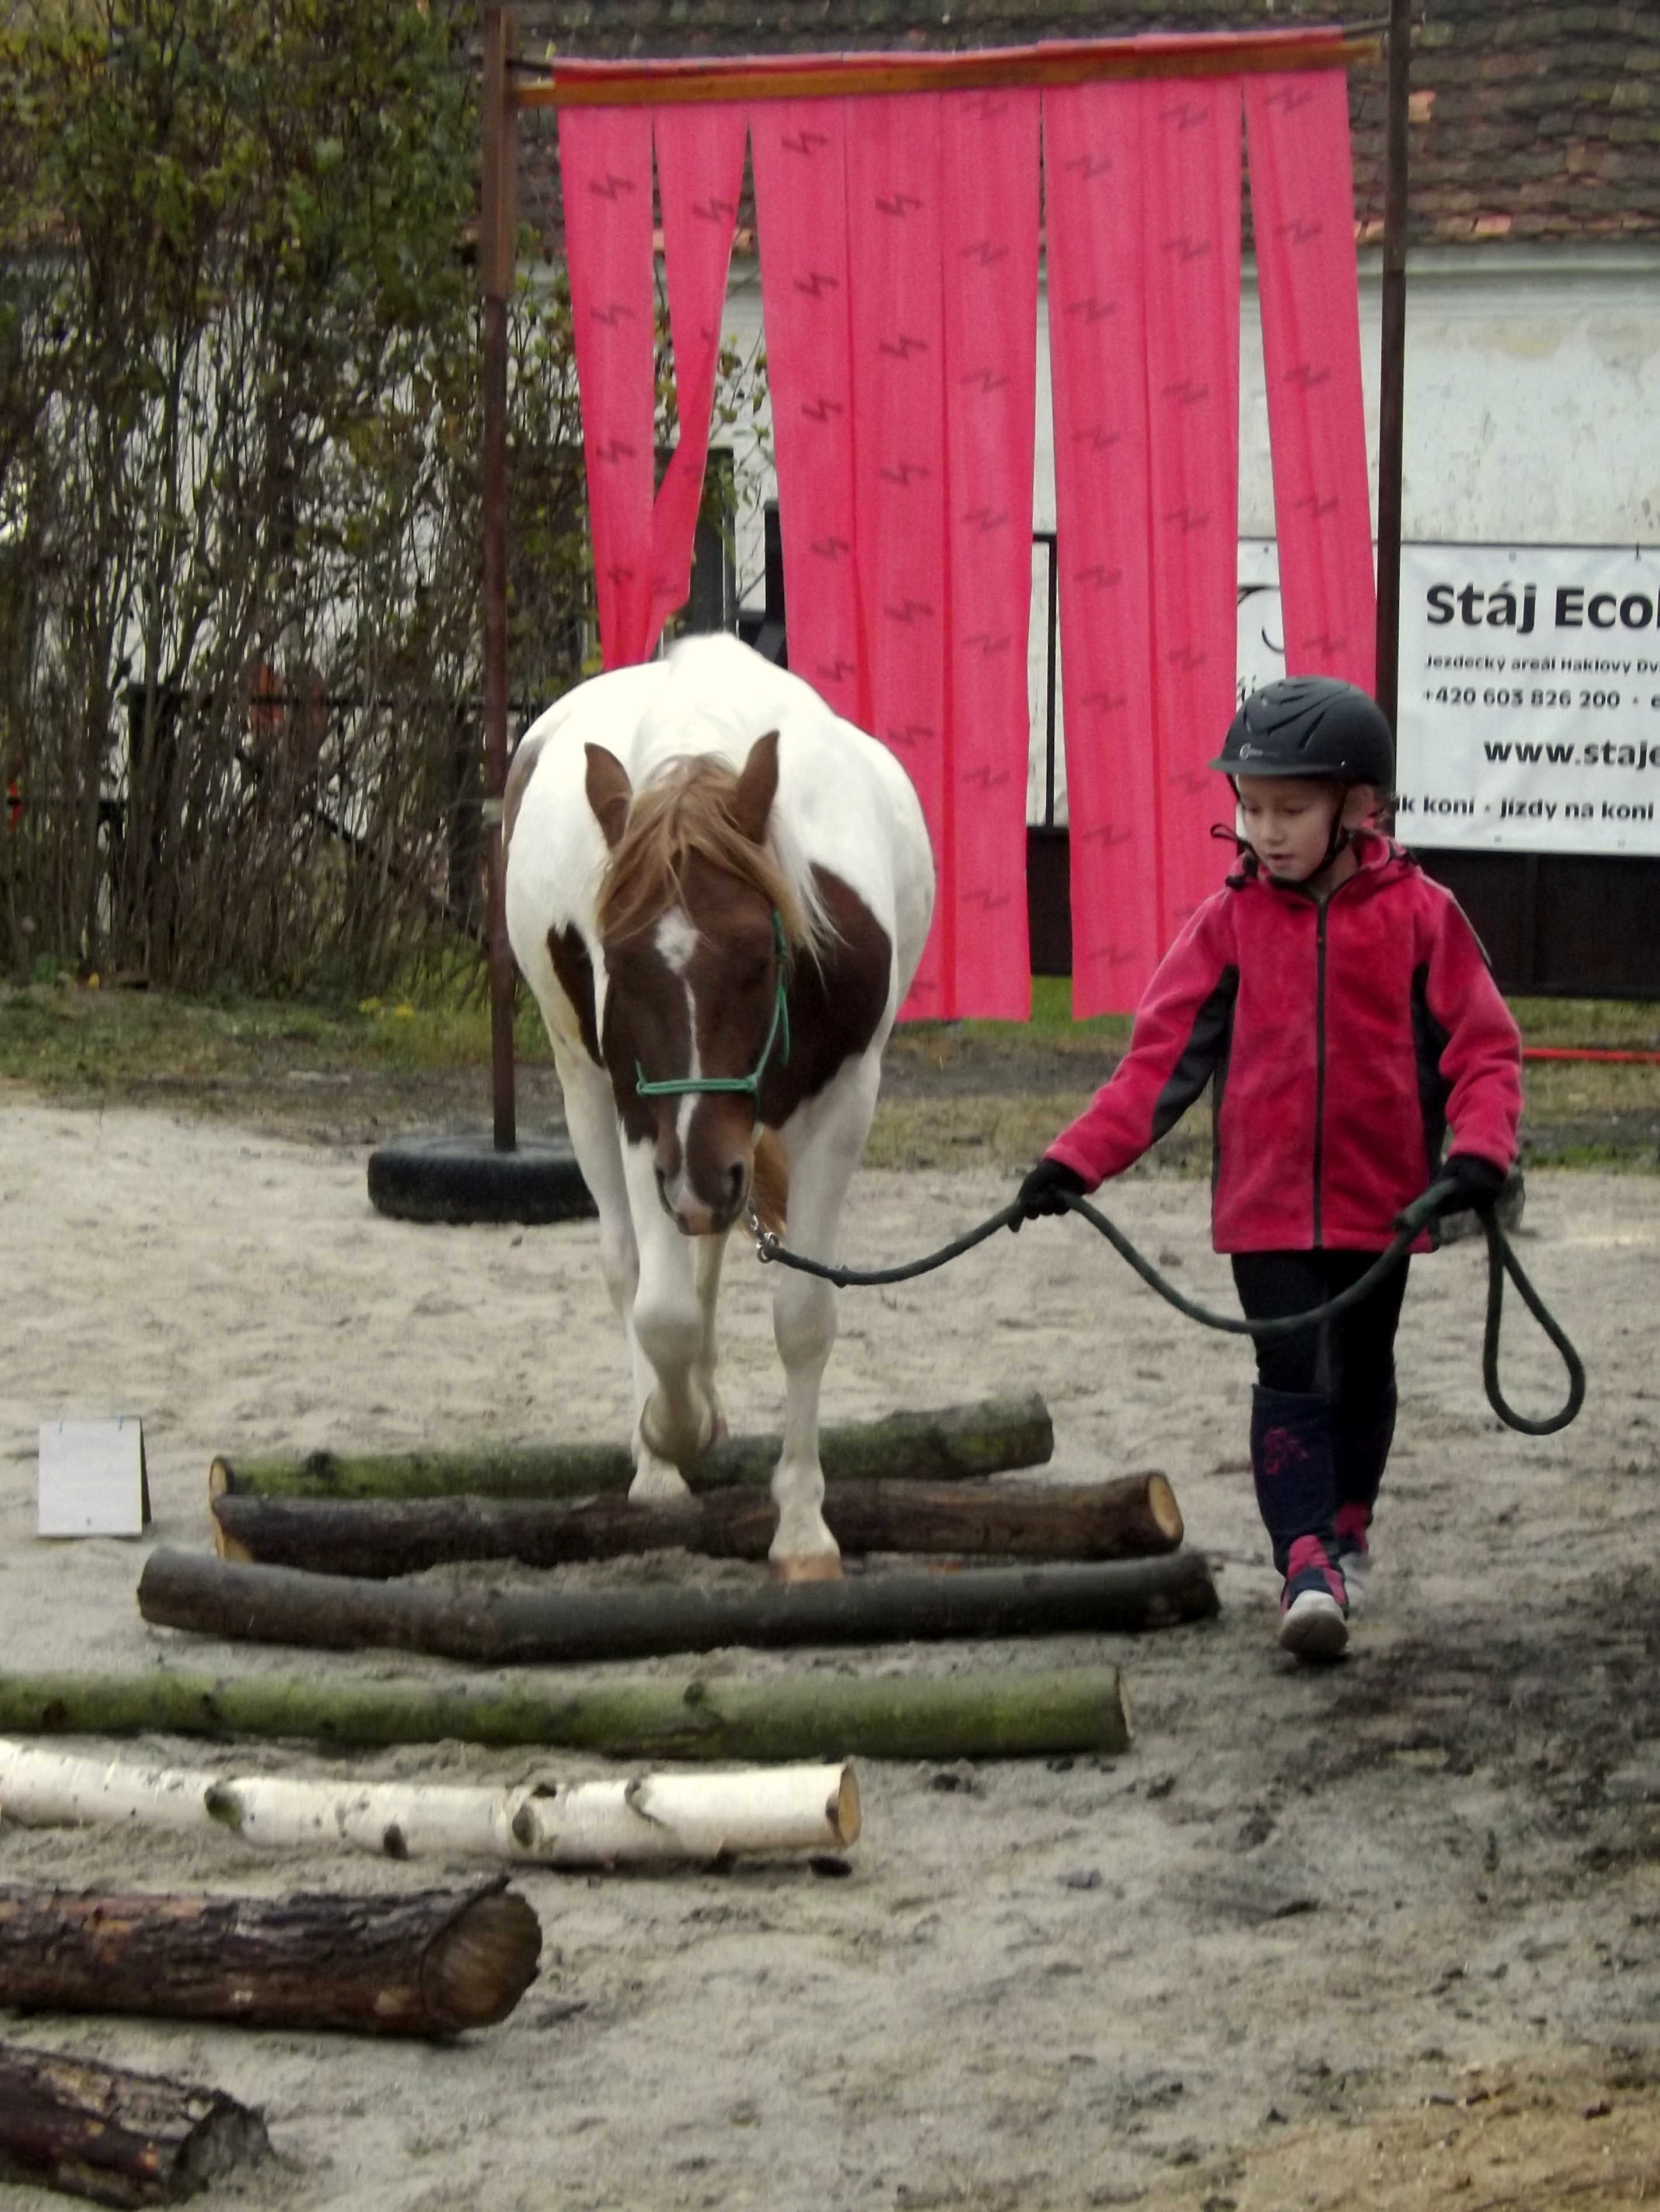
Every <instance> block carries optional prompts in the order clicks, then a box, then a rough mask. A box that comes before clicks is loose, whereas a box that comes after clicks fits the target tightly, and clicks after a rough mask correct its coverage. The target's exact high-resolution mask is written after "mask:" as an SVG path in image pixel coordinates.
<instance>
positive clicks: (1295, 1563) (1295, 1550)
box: [1286, 1536, 1349, 1612]
mask: <svg viewBox="0 0 1660 2212" xmlns="http://www.w3.org/2000/svg"><path fill="white" fill-rule="evenodd" d="M1303 1574H1318V1575H1319V1576H1320V1577H1322V1579H1323V1581H1324V1583H1325V1585H1326V1587H1327V1589H1329V1591H1330V1592H1331V1594H1332V1596H1333V1597H1334V1598H1335V1600H1336V1601H1337V1603H1338V1604H1339V1605H1341V1607H1343V1608H1344V1610H1345V1611H1346V1612H1347V1608H1348V1601H1349V1598H1348V1592H1347V1589H1345V1588H1344V1586H1343V1577H1342V1576H1341V1574H1340V1573H1339V1572H1338V1571H1337V1569H1336V1568H1335V1566H1333V1565H1332V1563H1331V1561H1330V1560H1329V1559H1328V1558H1327V1556H1326V1547H1325V1546H1324V1545H1323V1543H1322V1542H1321V1541H1320V1539H1319V1538H1318V1537H1317V1536H1299V1537H1298V1538H1297V1540H1296V1541H1295V1542H1294V1543H1293V1544H1292V1547H1291V1557H1290V1559H1288V1560H1287V1562H1286V1589H1290V1588H1291V1586H1292V1583H1294V1582H1295V1581H1296V1580H1297V1577H1298V1575H1303Z"/></svg>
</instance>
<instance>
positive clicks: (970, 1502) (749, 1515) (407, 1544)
mask: <svg viewBox="0 0 1660 2212" xmlns="http://www.w3.org/2000/svg"><path fill="white" fill-rule="evenodd" d="M213 1513H214V1522H215V1531H214V1543H215V1548H216V1550H217V1552H218V1553H219V1556H220V1558H221V1559H233V1560H240V1561H244V1562H247V1561H255V1560H257V1561H258V1562H259V1563H260V1564H261V1565H265V1566H271V1567H304V1568H306V1569H307V1570H308V1571H310V1572H311V1573H313V1574H324V1575H361V1576H365V1577H370V1578H372V1579H377V1580H378V1579H380V1578H383V1577H389V1576H392V1575H413V1574H420V1573H422V1572H423V1571H424V1570H425V1569H426V1568H428V1567H435V1566H441V1565H446V1564H447V1563H450V1562H453V1561H457V1560H463V1559H516V1560H517V1561H518V1562H519V1564H520V1566H525V1567H551V1566H559V1565H563V1564H565V1563H567V1562H569V1561H571V1560H581V1559H616V1558H617V1557H618V1556H620V1555H622V1554H623V1553H633V1552H651V1551H663V1550H668V1549H679V1550H683V1551H687V1552H697V1553H702V1554H704V1555H705V1556H707V1557H709V1558H713V1559H765V1558H766V1556H767V1547H768V1546H769V1544H770V1543H771V1541H772V1534H773V1529H774V1528H775V1525H776V1522H777V1514H776V1512H775V1508H774V1506H773V1504H772V1500H771V1499H770V1498H769V1497H767V1496H766V1495H765V1493H764V1492H755V1491H751V1490H727V1491H712V1492H708V1493H707V1494H706V1495H705V1496H703V1497H701V1498H688V1499H685V1500H684V1501H677V1502H676V1503H674V1504H666V1505H644V1504H640V1505H636V1504H630V1502H629V1500H628V1499H627V1498H587V1499H586V1500H584V1501H582V1502H581V1503H579V1504H561V1503H557V1502H556V1501H553V1500H550V1499H543V1498H530V1499H520V1498H398V1499H387V1500H386V1501H385V1502H384V1503H382V1502H380V1501H369V1500H364V1499H357V1498H350V1499H342V1500H338V1501H337V1500H334V1499H319V1498H262V1497H258V1496H254V1497H246V1496H243V1495H241V1494H240V1493H239V1492H222V1493H221V1494H220V1495H219V1496H218V1497H216V1498H214V1499H213ZM824 1518H825V1520H826V1521H827V1522H829V1524H830V1534H831V1535H833V1536H834V1537H835V1539H836V1542H837V1543H838V1544H839V1545H840V1546H841V1547H842V1551H843V1552H844V1553H853V1554H855V1555H857V1554H860V1553H868V1552H930V1553H950V1554H954V1555H958V1556H970V1557H975V1556H979V1555H982V1554H988V1553H990V1554H996V1555H998V1556H1000V1557H1003V1558H1014V1559H1140V1558H1144V1557H1146V1556H1148V1555H1150V1554H1152V1553H1158V1552H1173V1551H1174V1550H1175V1549H1176V1547H1177V1545H1178V1544H1179V1543H1180V1542H1181V1541H1182V1514H1181V1510H1180V1508H1179V1507H1178V1506H1177V1503H1176V1496H1175V1493H1174V1492H1173V1491H1172V1490H1171V1486H1170V1484H1169V1483H1168V1482H1167V1481H1166V1480H1165V1479H1164V1476H1163V1475H1162V1474H1131V1475H1125V1476H1122V1478H1121V1479H1120V1480H1117V1481H1116V1482H1103V1483H1091V1484H1090V1485H1088V1486H1075V1487H1069V1488H1065V1489H1063V1488H1061V1487H1059V1486H1055V1485H1053V1484H1049V1485H1045V1486H1038V1485H1037V1484H1029V1483H1012V1482H973V1483H966V1482H964V1483H945V1482H897V1481H895V1482H842V1483H837V1484H836V1486H834V1487H833V1488H832V1489H830V1490H829V1491H828V1492H826V1494H825V1498H824Z"/></svg>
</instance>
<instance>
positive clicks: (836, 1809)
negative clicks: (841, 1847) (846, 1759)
mask: <svg viewBox="0 0 1660 2212" xmlns="http://www.w3.org/2000/svg"><path fill="white" fill-rule="evenodd" d="M824 1817H825V1819H826V1820H828V1821H829V1822H830V1827H831V1830H832V1831H833V1832H834V1834H835V1837H836V1842H837V1843H838V1844H856V1843H857V1842H858V1840H859V1831H860V1828H861V1827H863V1826H864V1820H865V1816H864V1811H863V1808H862V1807H861V1806H860V1802H859V1777H858V1776H857V1775H856V1774H855V1773H854V1771H853V1769H852V1767H850V1766H844V1767H843V1768H842V1770H841V1771H840V1773H839V1774H838V1775H837V1776H836V1787H835V1789H834V1790H831V1792H830V1802H829V1803H828V1804H827V1805H826V1806H825V1808H824Z"/></svg>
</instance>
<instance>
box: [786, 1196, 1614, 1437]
mask: <svg viewBox="0 0 1660 2212" xmlns="http://www.w3.org/2000/svg"><path fill="white" fill-rule="evenodd" d="M1456 1188H1457V1186H1456V1184H1455V1183H1453V1182H1449V1181H1443V1182H1436V1183H1432V1184H1431V1186H1430V1188H1428V1189H1427V1190H1426V1192H1425V1193H1424V1194H1423V1195H1422V1196H1421V1197H1420V1198H1416V1199H1414V1200H1413V1202H1412V1204H1411V1205H1410V1206H1408V1208H1407V1209H1406V1211H1405V1212H1404V1213H1402V1216H1401V1218H1400V1226H1399V1228H1398V1230H1397V1231H1396V1233H1395V1237H1394V1240H1393V1241H1392V1242H1391V1243H1389V1246H1388V1247H1387V1249H1385V1250H1383V1251H1382V1252H1380V1253H1379V1254H1378V1255H1377V1259H1376V1260H1375V1261H1373V1262H1372V1264H1371V1267H1368V1268H1367V1269H1366V1272H1365V1274H1364V1275H1361V1276H1359V1278H1358V1279H1356V1280H1355V1281H1354V1282H1353V1283H1351V1284H1350V1285H1349V1286H1348V1288H1347V1290H1346V1291H1339V1292H1338V1293H1337V1295H1336V1297H1332V1298H1328V1299H1327V1301H1326V1303H1325V1304H1324V1305H1320V1306H1310V1308H1309V1310H1308V1311H1307V1312H1306V1313H1299V1314H1286V1315H1282V1316H1278V1317H1277V1318H1275V1319H1274V1320H1271V1321H1249V1320H1243V1319H1241V1318H1240V1317H1239V1316H1237V1315H1234V1314H1219V1313H1215V1312H1213V1311H1212V1310H1211V1309H1210V1308H1209V1307H1208V1306H1201V1305H1199V1304H1195V1301H1194V1300H1193V1299H1191V1298H1189V1297H1183V1294H1182V1292H1181V1291H1178V1290H1177V1287H1176V1285H1175V1284H1174V1283H1172V1282H1171V1281H1170V1280H1169V1279H1168V1278H1167V1277H1166V1276H1164V1275H1161V1274H1160V1273H1159V1272H1158V1268H1157V1267H1154V1266H1153V1264H1152V1261H1151V1260H1149V1259H1147V1258H1146V1256H1145V1255H1144V1254H1142V1253H1140V1252H1138V1251H1137V1250H1136V1249H1135V1247H1134V1244H1132V1243H1131V1242H1130V1240H1129V1238H1128V1237H1126V1236H1125V1234H1124V1232H1123V1231H1122V1229H1120V1228H1118V1227H1117V1226H1116V1225H1115V1224H1114V1223H1113V1222H1111V1221H1110V1220H1109V1219H1108V1218H1107V1217H1106V1215H1105V1214H1104V1213H1102V1212H1099V1211H1098V1209H1097V1208H1096V1207H1095V1206H1091V1204H1090V1202H1089V1200H1087V1199H1086V1198H1079V1197H1070V1196H1069V1197H1068V1198H1067V1206H1068V1208H1069V1209H1070V1211H1071V1212H1073V1213H1077V1214H1081V1215H1082V1216H1083V1218H1084V1219H1085V1221H1087V1222H1088V1223H1089V1225H1090V1226H1091V1229H1093V1230H1094V1231H1096V1232H1097V1233H1098V1235H1099V1236H1102V1237H1105V1238H1106V1240H1107V1242H1108V1243H1109V1244H1110V1245H1111V1247H1112V1249H1113V1250H1114V1251H1115V1252H1116V1253H1117V1254H1118V1255H1119V1257H1120V1258H1121V1259H1122V1260H1125V1261H1128V1263H1129V1265H1130V1266H1131V1267H1133V1268H1134V1270H1135V1272H1136V1273H1137V1274H1138V1275H1139V1276H1140V1278H1141V1280H1142V1281H1143V1282H1144V1283H1146V1285H1147V1286H1148V1288H1149V1289H1150V1290H1154V1291H1158V1295H1159V1297H1161V1298H1164V1300H1166V1301H1167V1303H1168V1304H1171V1305H1173V1306H1174V1307H1175V1308H1176V1310H1177V1313H1179V1314H1183V1315H1184V1316H1186V1317H1187V1319H1188V1320H1189V1321H1192V1322H1198V1323H1199V1325H1200V1327H1201V1328H1214V1329H1219V1330H1220V1331H1221V1332H1222V1333H1223V1334H1225V1335H1228V1336H1249V1337H1250V1338H1252V1339H1253V1340H1255V1341H1256V1343H1258V1344H1272V1343H1274V1342H1277V1341H1278V1340H1280V1339H1282V1338H1285V1337H1288V1336H1296V1335H1298V1334H1301V1333H1302V1331H1304V1329H1310V1328H1320V1327H1321V1325H1322V1324H1323V1322H1329V1321H1334V1320H1335V1318H1336V1317H1337V1316H1338V1315H1339V1314H1343V1313H1347V1311H1348V1310H1349V1308H1350V1307H1351V1306H1356V1305H1359V1303H1360V1301H1361V1299H1362V1298H1364V1297H1366V1296H1367V1295H1368V1294H1369V1293H1370V1292H1371V1291H1373V1290H1375V1289H1376V1288H1377V1285H1378V1284H1379V1283H1380V1282H1382V1281H1383V1278H1384V1276H1385V1275H1387V1274H1388V1273H1389V1272H1390V1270H1391V1269H1392V1268H1394V1267H1398V1266H1399V1264H1400V1262H1401V1261H1402V1258H1403V1257H1404V1256H1405V1255H1406V1254H1407V1253H1408V1251H1409V1250H1410V1249H1411V1248H1412V1246H1413V1245H1414V1243H1416V1242H1417V1240H1418V1238H1419V1237H1420V1235H1421V1233H1422V1232H1423V1231H1424V1230H1425V1229H1426V1227H1427V1225H1429V1223H1430V1222H1431V1221H1432V1220H1433V1219H1434V1218H1435V1217H1436V1215H1437V1214H1438V1212H1440V1210H1441V1206H1442V1202H1443V1201H1444V1200H1445V1199H1447V1198H1448V1197H1450V1195H1451V1194H1452V1193H1453V1192H1454V1190H1455V1189H1456ZM1476 1212H1477V1213H1478V1216H1479V1218H1480V1219H1481V1227H1482V1229H1483V1231H1484V1232H1485V1233H1486V1236H1487V1324H1486V1328H1485V1330H1484V1333H1483V1336H1482V1342H1481V1381H1482V1384H1483V1386H1484V1388H1485V1389H1486V1391H1487V1402H1488V1404H1489V1405H1490V1406H1491V1407H1493V1412H1494V1413H1497V1414H1498V1416H1499V1419H1500V1420H1501V1421H1503V1422H1504V1423H1505V1425H1506V1426H1507V1427H1509V1428H1512V1429H1516V1430H1517V1431H1520V1433H1521V1434H1522V1435H1523V1436H1527V1437H1548V1436H1554V1435H1555V1433H1556V1431H1558V1430H1559V1429H1565V1428H1566V1427H1567V1425H1568V1424H1569V1422H1570V1421H1572V1420H1573V1419H1575V1418H1576V1416H1577V1415H1578V1412H1579V1409H1580V1407H1582V1406H1583V1405H1584V1401H1585V1370H1584V1364H1583V1362H1582V1361H1581V1359H1580V1358H1579V1355H1578V1352H1576V1351H1575V1350H1574V1348H1573V1346H1572V1344H1571V1343H1570V1342H1569V1341H1568V1339H1567V1335H1566V1332H1565V1331H1564V1330H1563V1329H1562V1328H1561V1327H1560V1324H1559V1323H1558V1322H1557V1321H1556V1319H1555V1317H1554V1315H1553V1314H1552V1313H1551V1312H1550V1310H1549V1309H1548V1307H1547V1306H1546V1304H1545V1302H1544V1300H1543V1299H1542V1298H1541V1297H1540V1295H1539V1293H1538V1291H1535V1289H1534V1287H1533V1285H1532V1284H1531V1283H1530V1282H1529V1280H1528V1279H1527V1276H1526V1275H1525V1274H1524V1273H1523V1269H1522V1263H1521V1261H1519V1260H1518V1259H1517V1256H1516V1254H1515V1252H1514V1250H1513V1249H1511V1241H1510V1239H1509V1237H1506V1236H1505V1232H1504V1230H1503V1229H1502V1228H1501V1227H1500V1225H1499V1217H1498V1215H1497V1214H1496V1212H1494V1211H1493V1206H1491V1205H1488V1206H1478V1207H1477V1209H1476ZM1028 1218H1030V1217H1029V1216H1027V1215H1026V1214H1025V1212H1023V1210H1022V1208H1021V1206H1020V1204H1019V1201H1018V1200H1014V1201H1012V1203H1011V1204H1009V1205H1007V1206H1004V1207H1002V1208H1001V1209H1000V1212H996V1213H994V1214H993V1215H991V1217H990V1218H989V1219H988V1220H985V1221H982V1222H981V1223H979V1224H978V1225H976V1227H975V1228H973V1229H970V1230H967V1231H964V1234H963V1235H962V1236H961V1237H953V1238H952V1241H951V1243H949V1244H942V1245H941V1246H940V1247H939V1250H938V1251H937V1252H930V1253H927V1255H925V1256H924V1257H923V1258H921V1259H920V1260H911V1261H906V1262H904V1263H903V1264H902V1265H901V1266H899V1267H829V1266H826V1265H825V1263H824V1261H819V1260H809V1259H807V1258H806V1256H805V1255H803V1254H801V1253H800V1252H792V1251H791V1250H789V1249H788V1248H787V1246H786V1245H785V1244H783V1243H781V1242H780V1240H779V1239H778V1238H777V1237H775V1236H774V1235H773V1233H772V1231H770V1230H769V1229H763V1227H762V1226H761V1225H760V1223H759V1222H758V1221H757V1218H756V1217H755V1212H754V1209H753V1208H752V1207H751V1212H750V1218H749V1225H750V1232H751V1235H752V1236H753V1237H754V1239H755V1256H756V1258H757V1260H759V1261H761V1263H762V1265H763V1267H771V1266H778V1267H793V1268H794V1269H796V1270H797V1271H798V1272H799V1273H801V1274H804V1275H816V1276H817V1277H818V1279H819V1280H820V1281H821V1282H826V1283H833V1284H834V1285H835V1286H836V1289H837V1290H866V1289H874V1288H876V1287H877V1286H879V1285H884V1284H888V1283H909V1282H913V1281H915V1279H916V1278H917V1277H918V1276H919V1275H931V1274H932V1273H933V1272H934V1270H935V1269H936V1268H938V1267H948V1266H949V1265H950V1263H951V1262H952V1261H953V1260H960V1259H961V1258H962V1256H963V1255H964V1253H965V1252H971V1251H973V1249H974V1248H975V1246H976V1244H983V1243H985V1242H986V1240H987V1239H988V1237H994V1236H995V1235H996V1234H997V1232H998V1231H999V1230H1000V1229H1014V1228H1018V1226H1019V1225H1020V1224H1021V1223H1022V1222H1023V1221H1025V1220H1026V1219H1028ZM1506 1274H1508V1275H1509V1276H1510V1278H1511V1281H1512V1282H1513V1283H1514V1284H1515V1285H1516V1287H1517V1291H1520V1293H1521V1296H1522V1302H1523V1304H1524V1305H1525V1306H1526V1307H1527V1309H1528V1311H1529V1313H1530V1314H1531V1315H1532V1316H1533V1317H1534V1319H1535V1321H1536V1322H1538V1324H1539V1326H1540V1328H1542V1329H1543V1330H1544V1332H1545V1334H1546V1335H1547V1336H1548V1338H1549V1339H1550V1340H1551V1342H1552V1344H1553V1345H1554V1346H1555V1347H1556V1350H1557V1352H1558V1354H1559V1356H1560V1358H1561V1362H1562V1364H1563V1366H1564V1368H1565V1369H1566V1370H1567V1377H1568V1395H1567V1396H1566V1398H1565V1399H1564V1400H1563V1401H1562V1404H1561V1405H1560V1407H1559V1408H1558V1409H1557V1411H1556V1412H1555V1413H1552V1414H1550V1415H1549V1416H1548V1418H1547V1419H1544V1420H1541V1421H1534V1420H1529V1419H1528V1418H1527V1416H1526V1415H1525V1414H1523V1413H1517V1411H1516V1409H1515V1408H1514V1407H1512V1406H1511V1404H1510V1402H1509V1401H1508V1400H1507V1399H1506V1398H1505V1394H1504V1391H1503V1390H1502V1389H1500V1387H1499V1327H1500V1323H1501V1321H1502V1318H1503V1313H1504V1304H1505V1275H1506Z"/></svg>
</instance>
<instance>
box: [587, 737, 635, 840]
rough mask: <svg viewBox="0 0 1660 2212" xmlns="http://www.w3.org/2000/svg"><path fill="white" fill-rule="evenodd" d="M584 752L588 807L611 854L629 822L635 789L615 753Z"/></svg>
mask: <svg viewBox="0 0 1660 2212" xmlns="http://www.w3.org/2000/svg"><path fill="white" fill-rule="evenodd" d="M583 750H584V751H585V752H586V753H587V757H588V775H587V790H588V805H590V806H591V807H592V808H593V812H594V818H595V820H596V821H597V822H598V823H599V827H600V829H601V830H602V831H603V832H604V834H605V842H606V844H607V845H609V846H610V847H611V850H612V852H613V853H614V852H615V851H616V850H617V847H618V845H620V844H621V843H622V842H623V823H625V822H626V821H627V820H628V818H629V800H630V799H632V798H633V797H634V786H633V785H632V784H631V783H630V782H629V772H628V770H627V769H625V768H624V767H623V763H622V762H621V761H620V760H618V759H617V756H616V754H615V753H608V752H607V751H606V750H605V747H604V746H603V745H585V746H584V747H583Z"/></svg>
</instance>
